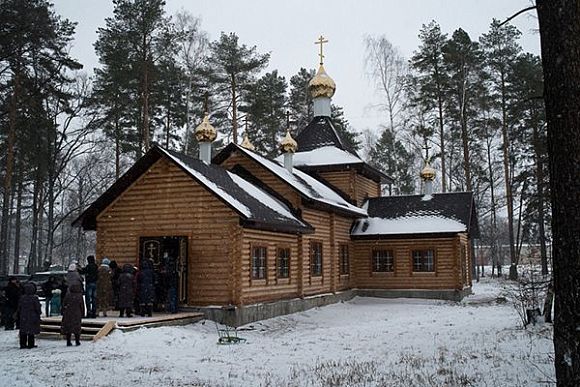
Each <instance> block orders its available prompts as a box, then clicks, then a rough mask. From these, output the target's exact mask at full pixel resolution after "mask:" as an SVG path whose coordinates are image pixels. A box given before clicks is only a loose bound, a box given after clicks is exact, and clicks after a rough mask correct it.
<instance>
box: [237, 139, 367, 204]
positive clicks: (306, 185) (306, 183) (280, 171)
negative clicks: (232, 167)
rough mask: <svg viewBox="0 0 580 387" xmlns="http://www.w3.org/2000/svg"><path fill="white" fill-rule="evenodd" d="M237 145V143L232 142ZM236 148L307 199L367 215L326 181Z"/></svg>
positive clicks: (241, 148)
mask: <svg viewBox="0 0 580 387" xmlns="http://www.w3.org/2000/svg"><path fill="white" fill-rule="evenodd" d="M231 145H235V144H231ZM235 147H236V149H237V150H239V151H240V152H242V153H244V154H245V155H247V156H248V157H250V158H251V159H253V160H254V161H256V162H257V163H259V164H260V165H262V166H263V167H264V168H266V169H268V170H269V171H270V172H272V173H273V174H274V175H276V176H277V177H279V178H280V179H282V180H284V181H285V182H286V183H288V184H289V185H290V186H292V187H294V189H296V190H297V191H298V192H299V193H300V194H301V195H303V196H305V197H306V198H307V199H310V200H313V201H316V202H319V203H324V204H327V205H330V206H332V207H334V208H337V209H340V210H342V211H347V212H349V213H352V214H355V215H359V216H366V215H367V212H366V210H364V209H362V208H359V207H356V206H354V205H352V204H350V203H349V202H347V201H346V200H345V199H343V198H342V196H340V195H339V194H338V193H336V192H335V191H334V190H333V189H332V188H330V187H328V186H327V185H325V184H324V183H322V182H320V181H318V180H317V179H315V178H314V177H312V176H310V175H308V174H306V173H304V172H302V171H300V170H298V169H296V168H294V169H293V171H292V172H289V171H288V170H287V169H286V168H284V167H283V166H282V165H281V164H280V163H279V162H277V161H273V160H269V159H267V158H265V157H263V156H260V155H259V154H257V153H255V152H252V151H250V150H248V149H246V148H243V147H240V146H238V145H235Z"/></svg>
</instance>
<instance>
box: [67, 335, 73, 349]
mask: <svg viewBox="0 0 580 387" xmlns="http://www.w3.org/2000/svg"><path fill="white" fill-rule="evenodd" d="M70 337H71V334H70V333H67V334H66V346H67V347H72V343H71V342H70Z"/></svg>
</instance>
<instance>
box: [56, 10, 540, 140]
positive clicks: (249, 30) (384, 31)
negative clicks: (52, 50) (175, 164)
mask: <svg viewBox="0 0 580 387" xmlns="http://www.w3.org/2000/svg"><path fill="white" fill-rule="evenodd" d="M54 1H55V9H56V11H57V12H58V13H59V14H60V15H62V16H64V17H66V18H68V19H70V20H72V21H75V22H78V26H77V28H76V40H75V42H74V46H73V47H72V55H73V56H74V57H76V58H77V59H79V60H80V61H81V62H82V63H83V64H84V65H85V69H86V70H87V71H88V72H92V69H93V68H94V67H97V66H98V60H97V57H96V55H95V53H94V48H93V43H94V42H95V40H96V38H97V34H96V30H97V28H98V27H102V26H104V19H105V18H106V17H109V16H112V12H113V4H112V1H111V0H85V1H79V0H54ZM529 5H530V0H382V1H381V0H358V1H355V0H286V1H279V0H278V1H276V0H246V1H240V0H229V1H226V0H189V1H187V0H167V6H166V10H167V13H168V14H170V15H172V14H174V13H175V12H177V11H178V10H180V9H182V8H183V9H186V10H188V11H189V12H191V13H192V14H193V15H195V16H198V17H200V18H201V20H202V28H203V29H204V30H205V31H207V32H208V34H209V37H210V39H212V40H213V39H216V38H217V37H219V35H220V32H221V31H224V32H235V33H236V34H237V35H238V36H239V37H240V42H241V43H244V44H247V45H256V46H257V49H258V51H259V52H269V53H270V54H271V58H270V65H269V67H268V69H267V71H271V70H275V69H278V71H279V73H280V74H281V75H283V76H285V77H286V79H287V80H288V79H289V78H290V77H291V76H292V75H293V74H295V73H296V72H297V71H298V70H299V69H300V67H306V68H316V67H317V65H318V56H317V52H318V51H317V48H318V46H316V45H314V41H315V40H316V39H317V38H318V36H319V35H320V34H322V35H324V36H325V37H326V38H327V39H328V40H329V43H328V44H326V45H325V56H326V58H325V68H326V71H327V72H328V74H329V75H330V76H331V77H332V78H333V79H334V80H335V82H336V84H337V91H336V94H335V96H334V99H333V101H334V102H335V103H336V104H338V105H340V106H343V107H344V110H345V115H346V117H347V119H348V120H349V121H350V123H351V124H352V126H353V127H354V128H355V129H356V130H357V131H362V130H364V129H367V128H371V129H376V128H377V127H378V125H379V124H380V123H382V122H384V121H385V117H384V114H382V113H381V112H378V111H376V109H373V108H372V105H373V104H376V102H377V95H376V92H375V91H374V89H373V87H372V86H371V85H370V83H369V81H368V79H367V77H366V75H365V72H364V44H363V38H364V36H365V35H367V34H368V35H385V36H386V37H387V38H388V39H389V41H391V43H392V44H393V45H395V46H397V47H398V48H399V50H400V51H401V53H402V54H403V55H404V56H405V57H407V58H408V57H409V56H410V55H411V54H412V53H413V51H414V50H416V49H417V47H418V45H419V39H418V37H417V35H418V33H419V30H420V28H421V26H422V24H426V23H428V22H429V21H431V20H436V21H437V22H438V23H439V24H440V25H441V29H442V30H443V32H445V33H448V34H449V35H451V33H452V32H453V31H454V30H455V29H457V28H459V27H461V28H463V29H464V30H465V31H467V32H468V33H469V34H470V36H471V38H472V39H474V40H475V39H477V38H478V37H479V36H480V35H481V34H482V33H485V32H487V30H488V28H489V24H490V23H491V21H492V19H493V18H497V19H500V20H504V19H505V18H507V17H508V16H510V15H512V14H513V13H515V12H516V11H518V10H520V9H522V8H525V7H528V6H529ZM513 24H514V25H515V26H517V27H518V28H519V29H520V30H521V32H522V39H521V44H522V46H523V48H524V50H526V51H530V52H533V53H535V54H539V35H538V34H537V32H536V30H537V19H536V18H535V13H534V12H528V13H527V14H524V15H521V16H519V17H518V18H516V19H515V20H514V21H513Z"/></svg>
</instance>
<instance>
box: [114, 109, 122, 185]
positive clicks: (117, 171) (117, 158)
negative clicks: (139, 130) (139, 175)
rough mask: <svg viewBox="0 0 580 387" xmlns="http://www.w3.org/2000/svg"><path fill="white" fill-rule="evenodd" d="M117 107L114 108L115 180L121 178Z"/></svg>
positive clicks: (119, 130) (119, 131)
mask: <svg viewBox="0 0 580 387" xmlns="http://www.w3.org/2000/svg"><path fill="white" fill-rule="evenodd" d="M119 121H120V118H119V107H118V106H115V179H116V180H119V176H121V129H120V127H119Z"/></svg>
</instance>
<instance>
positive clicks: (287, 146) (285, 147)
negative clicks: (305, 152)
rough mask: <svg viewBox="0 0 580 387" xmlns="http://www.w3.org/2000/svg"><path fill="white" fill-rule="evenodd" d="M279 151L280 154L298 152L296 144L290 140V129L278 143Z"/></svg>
mask: <svg viewBox="0 0 580 387" xmlns="http://www.w3.org/2000/svg"><path fill="white" fill-rule="evenodd" d="M280 150H281V151H282V153H288V152H290V153H296V151H297V150H298V143H297V142H296V141H295V140H294V139H293V138H292V135H291V134H290V129H288V130H286V136H284V138H283V139H282V141H280Z"/></svg>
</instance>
